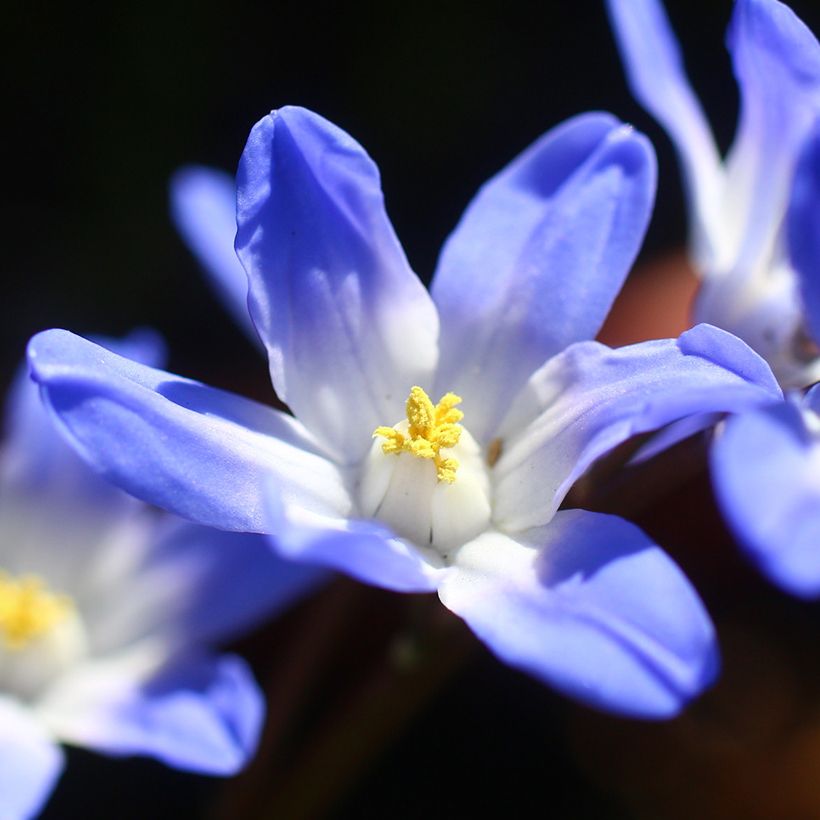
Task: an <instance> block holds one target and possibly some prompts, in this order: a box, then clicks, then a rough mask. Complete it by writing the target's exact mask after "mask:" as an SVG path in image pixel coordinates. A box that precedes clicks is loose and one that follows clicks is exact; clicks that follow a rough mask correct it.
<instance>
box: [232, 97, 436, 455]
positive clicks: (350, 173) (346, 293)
mask: <svg viewBox="0 0 820 820" xmlns="http://www.w3.org/2000/svg"><path fill="white" fill-rule="evenodd" d="M237 189H238V200H237V201H238V209H237V219H238V226H239V230H238V233H237V237H236V248H237V252H238V253H239V257H240V259H241V260H242V263H243V264H244V266H245V270H246V271H247V272H248V277H249V281H250V299H249V304H250V309H251V316H252V318H253V321H254V323H255V325H256V327H257V329H258V330H259V333H260V336H261V337H262V339H263V341H264V342H265V345H266V347H267V349H268V356H269V359H270V369H271V377H272V379H273V384H274V387H275V388H276V391H277V393H278V394H279V396H280V398H282V400H283V401H285V402H287V404H288V405H289V406H290V408H291V409H292V410H293V412H294V414H295V415H296V417H297V418H299V419H300V420H301V421H302V422H303V423H304V425H305V426H306V427H307V428H308V429H309V430H310V431H311V432H312V433H313V434H314V435H315V436H316V437H317V438H318V439H319V440H320V441H322V442H323V443H324V444H325V445H326V446H328V447H329V448H330V449H331V450H332V451H333V452H334V454H336V455H337V456H338V457H339V458H341V459H342V460H344V461H348V462H355V461H358V460H359V459H360V458H362V457H363V456H364V454H365V453H366V452H367V450H368V448H369V447H370V437H371V434H372V433H373V430H375V428H376V427H377V426H378V425H380V424H395V423H396V421H398V420H399V419H400V418H402V417H403V415H404V414H403V403H404V400H405V399H406V397H407V393H408V391H409V389H410V387H412V386H413V385H414V384H419V385H422V386H424V387H428V388H429V386H430V378H431V374H432V371H433V368H434V367H435V363H436V339H437V335H438V319H437V316H436V311H435V307H434V306H433V304H432V301H431V299H430V297H429V294H428V293H427V291H426V290H425V288H424V287H423V285H422V284H421V282H420V281H419V280H418V279H417V278H416V276H415V274H414V273H413V272H412V271H411V270H410V267H409V265H408V263H407V259H406V257H405V255H404V252H403V251H402V249H401V245H400V244H399V242H398V239H397V238H396V235H395V233H394V231H393V227H392V225H391V224H390V220H389V219H388V217H387V213H386V212H385V209H384V198H383V196H382V191H381V183H380V180H379V173H378V169H377V168H376V165H375V164H374V163H373V161H372V160H371V159H370V157H369V156H368V155H367V154H366V153H365V151H364V149H363V148H362V147H361V146H360V145H359V144H358V143H357V142H355V140H353V139H352V138H351V137H350V136H349V135H348V134H346V133H345V132H344V131H342V130H341V129H340V128H337V127H336V126H335V125H332V124H331V123H330V122H328V121H327V120H325V119H323V118H322V117H320V116H318V115H317V114H314V113H312V112H310V111H307V110H305V109H303V108H296V107H287V108H282V109H280V110H278V111H274V112H273V113H271V114H270V115H269V116H267V117H265V118H263V119H262V120H260V121H259V122H258V123H257V124H256V125H255V126H254V128H253V130H252V131H251V133H250V136H249V137H248V143H247V145H246V147H245V151H244V153H243V155H242V161H241V162H240V165H239V175H238V177H237Z"/></svg>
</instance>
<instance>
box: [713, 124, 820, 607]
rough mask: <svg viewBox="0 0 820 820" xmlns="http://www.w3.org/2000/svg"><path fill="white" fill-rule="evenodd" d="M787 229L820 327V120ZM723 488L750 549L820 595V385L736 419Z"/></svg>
mask: <svg viewBox="0 0 820 820" xmlns="http://www.w3.org/2000/svg"><path fill="white" fill-rule="evenodd" d="M786 230H787V232H788V235H789V247H790V249H791V259H792V261H793V264H794V266H795V268H796V270H797V272H798V275H799V276H800V279H801V281H802V283H803V301H804V304H805V306H806V320H807V323H808V326H809V327H810V328H811V330H812V332H813V333H814V334H817V332H818V330H820V127H817V128H815V129H814V131H813V133H812V135H811V137H810V139H809V140H808V141H807V142H806V145H805V147H804V150H803V154H802V157H801V159H800V162H799V164H798V170H797V174H796V177H795V184H794V190H793V194H792V199H791V204H790V207H789V211H788V217H787V226H786ZM711 458H712V474H713V483H714V486H715V492H716V494H717V498H718V502H719V503H720V506H721V509H722V510H723V513H724V516H725V517H726V520H727V522H728V523H729V525H730V527H731V528H732V531H733V532H734V534H735V535H736V537H737V539H738V540H739V542H740V543H741V544H742V545H743V547H744V548H745V549H746V552H747V554H748V555H749V556H750V557H751V558H752V559H753V560H754V561H755V563H756V564H757V565H758V566H759V567H760V568H761V570H762V571H763V572H764V573H765V574H766V575H767V576H768V577H769V578H770V579H771V580H773V581H774V582H775V583H777V584H778V585H779V586H781V587H782V588H783V589H785V590H787V591H788V592H791V593H793V594H795V595H799V596H801V597H805V598H816V597H818V596H820V387H818V386H815V387H813V388H812V389H811V390H809V392H808V393H807V394H806V395H805V396H800V395H799V394H794V395H791V396H789V397H788V398H787V400H786V401H784V402H778V403H775V404H773V405H772V406H770V407H767V408H762V409H759V410H756V411H747V412H745V413H742V414H740V415H739V416H737V417H736V418H730V419H728V420H727V421H726V422H725V424H724V429H723V430H722V431H721V433H720V435H719V436H718V437H717V439H716V441H715V444H714V446H713V448H712V453H711Z"/></svg>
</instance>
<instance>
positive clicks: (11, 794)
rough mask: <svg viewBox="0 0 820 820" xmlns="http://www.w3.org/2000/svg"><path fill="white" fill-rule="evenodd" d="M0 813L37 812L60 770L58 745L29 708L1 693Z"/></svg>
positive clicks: (12, 816) (14, 819)
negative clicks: (2, 695)
mask: <svg viewBox="0 0 820 820" xmlns="http://www.w3.org/2000/svg"><path fill="white" fill-rule="evenodd" d="M0 726H2V727H3V729H2V731H0V817H3V818H8V820H18V818H19V820H26V819H27V818H30V817H35V816H37V815H38V814H39V813H40V811H41V810H42V809H43V806H44V805H45V803H46V801H47V800H48V798H49V797H50V795H51V792H52V791H53V790H54V787H55V785H56V784H57V780H58V779H59V777H60V774H61V773H62V770H63V764H64V758H63V752H62V750H61V749H60V747H59V746H58V745H57V744H56V743H55V741H54V740H53V739H52V737H51V736H50V735H49V734H48V732H47V731H46V730H45V729H44V728H43V726H42V725H40V724H39V723H38V722H37V720H36V719H35V717H34V715H33V714H32V713H31V711H30V710H28V709H25V708H24V707H23V706H21V705H20V704H18V703H16V702H15V701H13V700H10V699H9V698H5V697H0Z"/></svg>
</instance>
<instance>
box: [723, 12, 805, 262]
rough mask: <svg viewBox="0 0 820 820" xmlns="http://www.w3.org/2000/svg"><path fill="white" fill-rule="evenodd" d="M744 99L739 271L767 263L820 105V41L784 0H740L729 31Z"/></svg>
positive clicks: (728, 228)
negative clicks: (804, 146)
mask: <svg viewBox="0 0 820 820" xmlns="http://www.w3.org/2000/svg"><path fill="white" fill-rule="evenodd" d="M727 42H728V47H729V50H730V52H731V54H732V62H733V64H734V70H735V75H736V76H737V80H738V84H739V86H740V95H741V106H740V121H739V124H738V130H737V135H736V137H735V141H734V144H733V146H732V149H731V151H730V154H729V157H728V159H727V181H726V193H727V199H726V200H725V201H724V203H723V208H722V211H723V213H724V214H725V215H726V219H724V220H723V225H722V230H723V231H725V232H727V234H728V236H729V240H730V244H732V246H733V247H734V248H735V250H734V253H733V263H734V267H735V268H736V270H737V271H738V273H737V274H736V275H744V276H747V277H748V276H750V275H752V274H753V273H755V272H756V271H757V270H758V269H759V268H760V266H761V265H765V264H767V262H768V260H769V259H770V257H771V255H772V250H773V246H774V244H775V242H776V240H777V235H778V232H779V230H780V226H781V224H782V220H783V215H784V213H785V211H786V205H787V201H788V196H789V190H790V188H791V184H792V177H793V174H794V167H795V163H796V161H797V156H798V153H799V151H800V148H801V145H802V144H803V141H804V140H805V138H806V135H807V133H808V130H809V128H810V127H811V124H812V121H813V119H814V117H815V114H816V112H817V106H818V105H820V45H819V44H818V42H817V39H816V38H815V37H814V35H813V34H812V33H811V31H810V30H809V29H808V28H807V27H806V26H805V25H804V24H803V23H802V22H801V21H800V20H799V18H798V17H797V16H796V15H795V14H794V12H792V11H791V9H789V8H788V6H785V5H784V4H783V3H780V2H777V0H738V1H737V3H736V4H735V9H734V14H733V17H732V22H731V25H730V28H729V33H728V41H727Z"/></svg>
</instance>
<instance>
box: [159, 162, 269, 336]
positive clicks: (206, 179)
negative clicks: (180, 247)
mask: <svg viewBox="0 0 820 820" xmlns="http://www.w3.org/2000/svg"><path fill="white" fill-rule="evenodd" d="M170 193H171V216H172V217H173V220H174V224H175V225H176V226H177V230H178V231H179V232H180V234H181V235H182V238H183V239H184V240H185V241H186V242H187V243H188V247H189V248H190V249H191V251H192V252H193V253H194V255H195V256H196V257H197V259H198V260H199V263H200V265H202V269H203V270H204V271H205V273H206V274H208V278H209V280H210V282H211V284H212V285H213V286H214V288H215V289H216V292H217V293H218V294H219V296H220V297H221V298H222V301H223V302H224V304H225V307H226V308H227V309H228V310H229V311H230V313H231V315H232V316H233V317H234V319H235V320H236V322H237V324H238V325H239V326H240V327H241V328H242V330H244V331H245V333H246V334H247V336H248V338H249V339H251V341H252V342H254V344H258V343H259V337H258V335H257V333H256V328H255V327H254V326H253V322H251V317H250V314H249V313H248V277H247V275H246V273H245V269H244V268H243V267H242V264H241V262H240V261H239V258H238V257H237V255H236V251H235V250H234V247H233V244H234V239H235V238H236V183H235V182H234V179H233V177H231V176H230V174H226V173H224V172H222V171H216V170H214V169H212V168H205V167H202V166H197V165H190V166H187V167H185V168H180V169H179V170H178V171H177V172H176V173H175V174H174V176H173V177H172V178H171V191H170Z"/></svg>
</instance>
